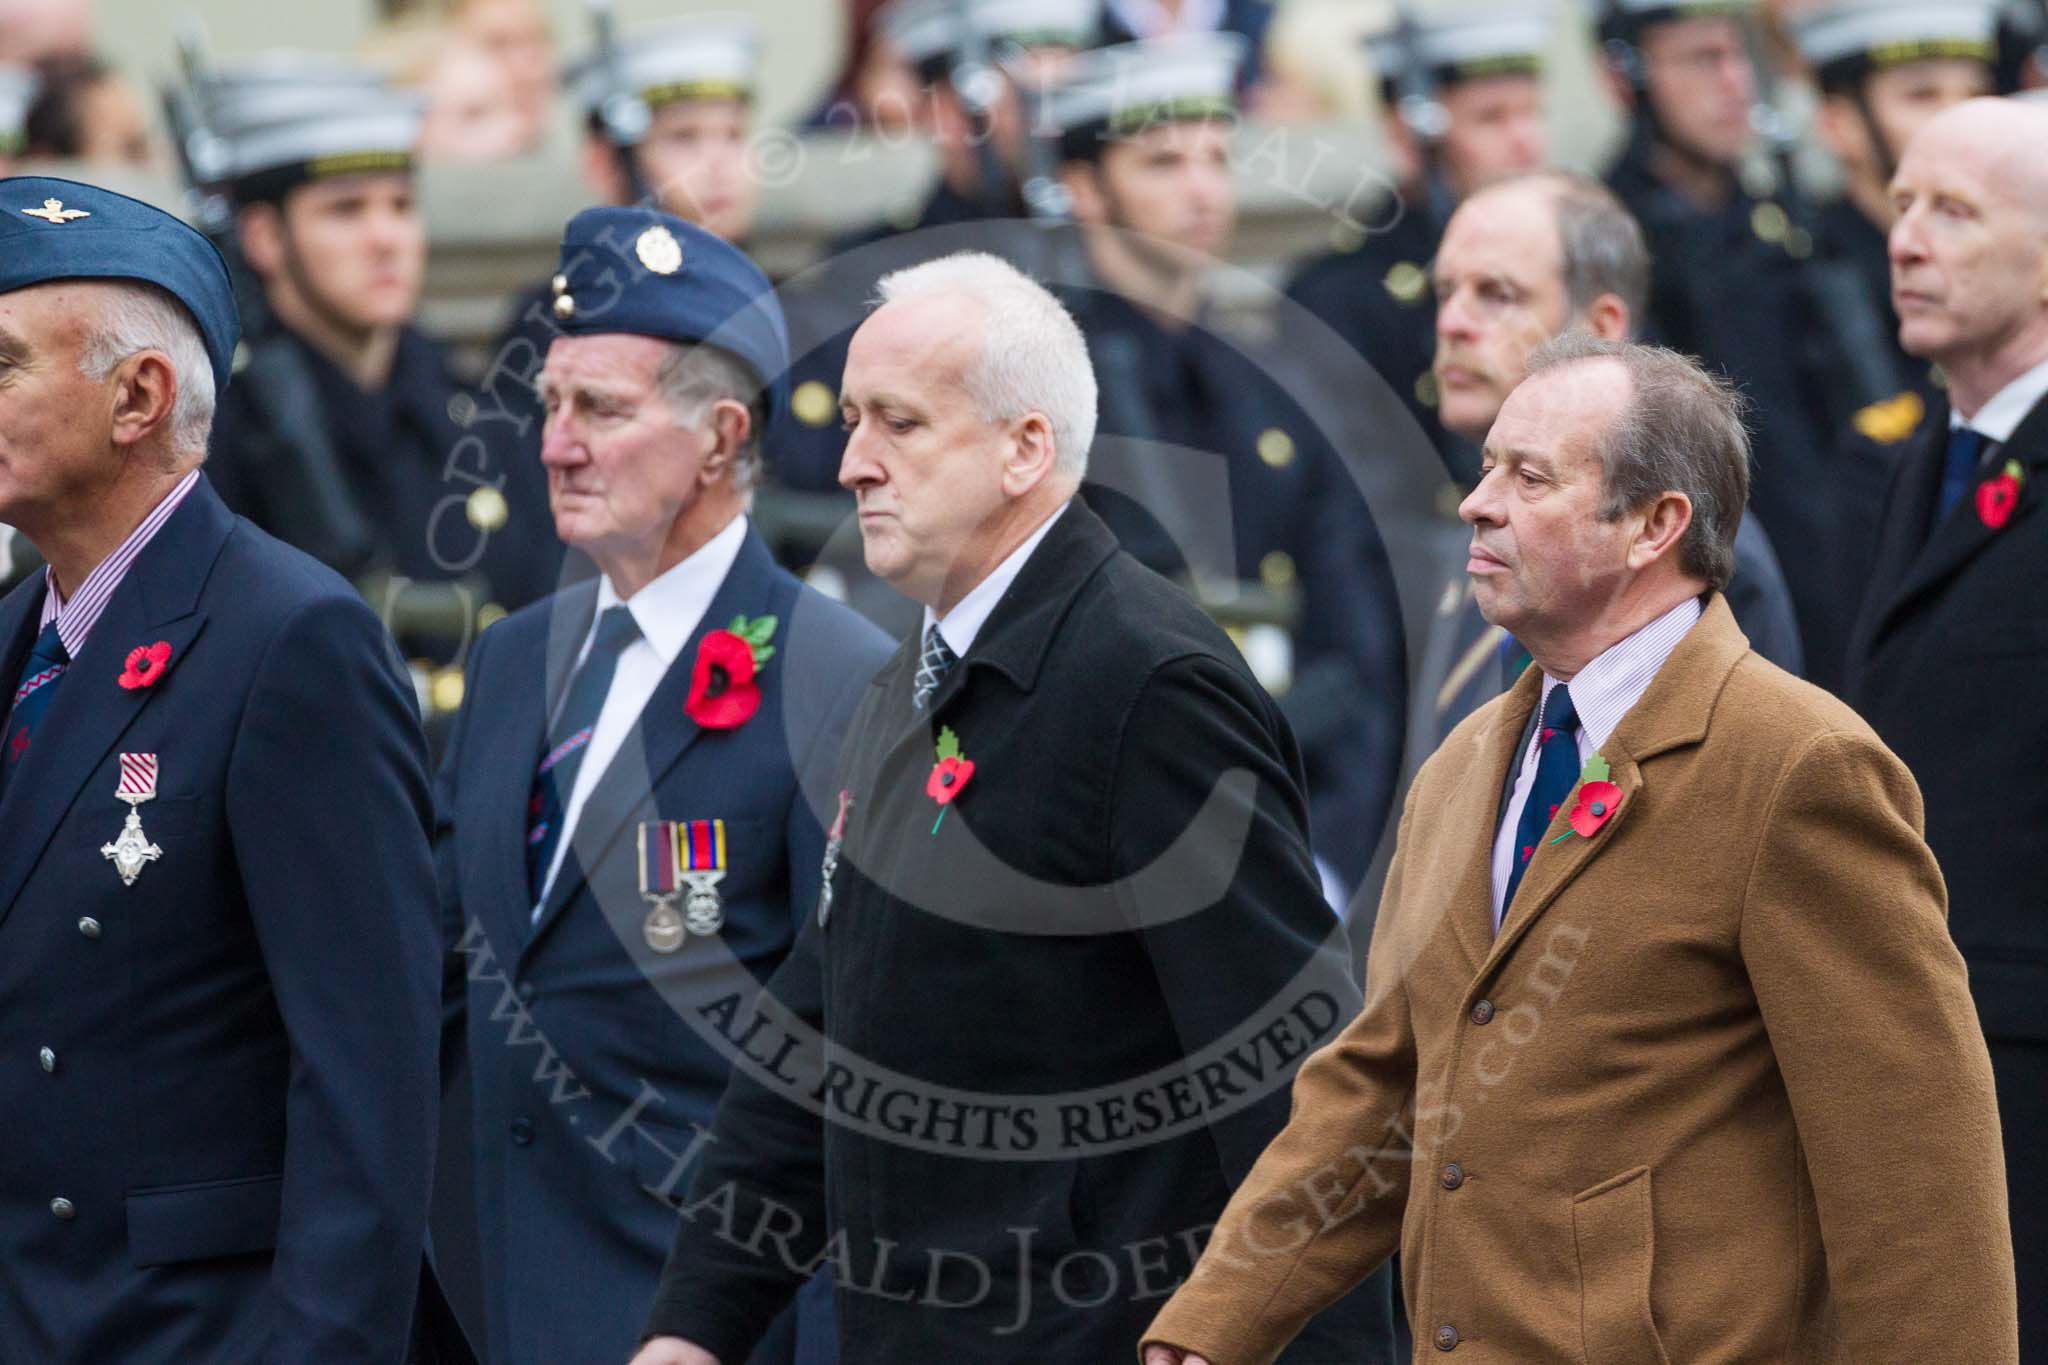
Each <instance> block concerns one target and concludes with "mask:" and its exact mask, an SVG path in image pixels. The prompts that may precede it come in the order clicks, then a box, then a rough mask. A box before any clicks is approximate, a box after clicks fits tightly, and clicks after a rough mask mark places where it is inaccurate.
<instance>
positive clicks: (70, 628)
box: [36, 469, 199, 659]
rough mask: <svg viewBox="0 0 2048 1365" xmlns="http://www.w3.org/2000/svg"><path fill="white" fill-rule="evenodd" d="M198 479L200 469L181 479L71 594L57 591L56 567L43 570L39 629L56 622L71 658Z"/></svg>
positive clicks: (58, 632) (58, 633) (59, 635)
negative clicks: (131, 569) (44, 588)
mask: <svg viewBox="0 0 2048 1365" xmlns="http://www.w3.org/2000/svg"><path fill="white" fill-rule="evenodd" d="M198 482H199V471H198V470H196V469H195V470H193V471H192V472H191V473H189V474H187V475H186V476H185V477H184V478H182V479H180V480H178V486H177V487H176V488H173V489H172V490H171V491H170V492H169V493H166V494H165V495H164V500H163V501H162V502H160V503H158V504H157V505H156V510H155V511H153V512H151V513H150V514H149V515H148V516H146V517H144V518H143V519H142V524H141V525H140V526H137V527H136V528H135V529H134V530H132V531H130V532H129V533H128V539H126V540H124V541H122V542H121V543H120V545H119V546H118V547H116V548H115V550H114V553H112V554H110V555H108V556H107V557H106V558H105V559H103V560H101V561H100V562H99V567H97V568H95V569H94V570H93V571H92V572H91V573H89V574H87V575H86V576H85V582H83V583H81V584H79V585H78V588H77V590H76V591H75V592H73V593H72V594H71V596H69V597H60V596H58V593H57V577H56V574H55V572H54V571H53V570H51V569H48V568H45V569H44V570H43V583H44V585H45V586H46V587H47V588H48V589H49V591H47V592H45V593H44V594H43V617H42V620H41V621H39V622H38V623H37V625H36V629H37V630H38V631H41V630H43V629H44V628H45V627H47V626H48V625H49V624H50V622H52V621H55V622H56V623H57V638H58V639H60V640H62V641H63V642H64V652H65V653H67V654H69V655H70V656H71V657H72V658H74V659H75V658H77V657H78V651H79V650H81V649H84V648H85V637H86V636H87V635H90V634H91V633H92V628H93V623H94V622H96V621H98V620H99V619H100V613H101V612H103V611H105V610H106V609H107V603H108V602H109V601H110V600H111V599H112V598H113V596H114V589H116V588H118V587H120V586H121V580H122V579H124V578H126V577H127V576H128V569H129V566H130V565H132V564H134V563H135V558H136V556H137V555H140V554H141V553H142V549H143V547H144V546H145V545H147V544H149V542H150V541H151V540H153V539H155V538H156V533H157V532H158V531H161V530H162V529H163V525H164V523H165V522H167V521H169V520H170V519H171V513H173V512H175V511H177V510H178V504H179V503H181V502H183V501H184V500H185V495H186V494H187V493H190V492H191V491H192V487H193V485H194V484H196V483H198Z"/></svg>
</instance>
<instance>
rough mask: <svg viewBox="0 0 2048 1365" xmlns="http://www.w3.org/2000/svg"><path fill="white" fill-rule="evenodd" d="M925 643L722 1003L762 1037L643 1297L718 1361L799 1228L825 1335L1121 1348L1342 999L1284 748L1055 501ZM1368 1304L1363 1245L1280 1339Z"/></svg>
mask: <svg viewBox="0 0 2048 1365" xmlns="http://www.w3.org/2000/svg"><path fill="white" fill-rule="evenodd" d="M919 654H920V650H919V645H918V641H917V639H916V637H915V636H913V637H912V639H910V640H908V641H906V642H905V644H904V645H903V647H902V648H900V649H899V650H898V651H897V653H896V655H895V657H894V658H893V659H891V660H890V662H889V663H888V664H887V665H885V666H884V668H883V670H882V672H881V673H880V674H879V675H878V676H877V677H876V679H875V680H874V683H873V684H872V685H871V687H870V688H869V689H868V692H867V695H866V697H865V698H864V699H863V700H862V702H861V705H860V709H859V711H858V712H857V713H856V715H855V717H854V720H853V723H852V726H851V729H850V732H849V736H850V737H849V741H848V749H847V753H846V756H845V759H844V762H843V765H842V774H843V775H842V776H841V777H840V779H839V782H838V785H839V786H840V787H841V788H842V795H841V797H840V799H839V803H838V806H839V817H838V818H837V819H835V821H834V823H833V828H832V829H831V831H830V833H831V834H832V836H833V837H832V840H831V842H830V844H828V846H827V851H826V857H825V870H826V888H825V892H824V894H823V896H822V897H821V899H820V902H819V906H818V908H817V911H818V912H817V913H816V914H814V915H813V916H812V917H811V918H810V920H809V921H808V922H807V923H806V925H805V927H804V931H803V934H802V936H801V937H800V939H799V940H798V944H797V948H796V952H795V953H794V955H792V957H791V958H790V960H789V961H788V962H787V963H786V964H785V965H784V967H783V969H782V970H781V971H780V972H779V973H777V975H776V977H775V978H774V979H773V980H772V981H771V982H770V983H769V987H768V992H767V996H766V997H764V999H763V1001H762V1002H761V1008H760V1009H759V1011H758V1012H756V1011H755V1010H753V1009H751V1008H750V1009H745V1010H741V1011H739V1012H738V1013H737V1014H733V1013H731V1012H726V1013H721V1014H720V1015H718V1016H717V1017H718V1018H720V1019H721V1020H723V1021H724V1022H723V1023H722V1024H721V1027H723V1028H725V1029H726V1031H727V1032H728V1033H729V1034H730V1035H731V1036H732V1037H734V1038H736V1039H737V1038H744V1039H745V1040H746V1042H745V1049H746V1051H747V1053H748V1054H749V1055H750V1056H752V1057H754V1058H756V1059H759V1060H758V1063H757V1064H756V1065H754V1066H751V1067H747V1068H744V1069H742V1070H741V1071H740V1072H738V1073H737V1074H736V1076H735V1079H734V1083H733V1086H732V1088H731V1089H729V1090H728V1091H727V1092H726V1097H725V1099H724V1101H723V1102H722V1103H721V1105H720V1108H719V1113H718V1120H717V1123H716V1124H715V1125H714V1126H713V1129H712V1132H711V1134H710V1135H709V1137H708V1138H705V1139H704V1140H702V1141H701V1142H698V1143H697V1144H696V1145H695V1146H694V1147H693V1148H692V1149H691V1154H690V1160H689V1162H688V1163H687V1164H688V1166H689V1170H688V1173H687V1178H686V1180H685V1182H684V1183H683V1185H682V1186H680V1187H679V1197H680V1198H681V1199H682V1200H683V1205H684V1218H683V1220H682V1222H681V1223H680V1224H679V1225H678V1228H677V1234H678V1240H677V1244H676V1249H675V1252H674V1254H673V1255H672V1257H671V1259H670V1263H669V1267H668V1269H667V1270H666V1271H665V1272H664V1276H663V1285H662V1291H661V1294H660V1297H659V1299H658V1300H657V1302H656V1304H655V1307H654V1311H653V1313H652V1315H651V1317H650V1319H649V1322H648V1331H649V1333H650V1334H651V1335H675V1336H680V1337H683V1338H685V1339H687V1340H691V1341H694V1342H697V1343H698V1344H699V1345H701V1346H703V1347H705V1348H707V1349H709V1350H710V1351H712V1352H713V1353H714V1354H716V1355H718V1356H719V1357H720V1358H721V1359H724V1360H739V1359H742V1358H744V1357H745V1355H746V1352H747V1349H748V1346H749V1345H750V1343H751V1342H752V1340H753V1339H754V1338H755V1336H756V1335H757V1334H758V1333H759V1332H760V1331H761V1330H762V1327H763V1325H764V1324H766V1323H767V1322H768V1320H769V1319H770V1318H771V1317H772V1316H773V1315H774V1314H775V1312H776V1311H777V1310H778V1308H779V1307H780V1306H781V1304H782V1303H783V1302H784V1301H785V1300H786V1299H787V1297H788V1295H789V1294H790V1293H791V1292H792V1291H793V1290H794V1289H795V1288H796V1286H797V1285H798V1284H799V1283H801V1282H802V1275H803V1268H804V1267H805V1266H806V1265H807V1264H808V1263H810V1262H812V1261H813V1259H814V1258H817V1257H819V1256H821V1255H822V1256H824V1257H826V1258H828V1259H829V1260H830V1261H831V1263H832V1264H833V1265H834V1269H835V1273H836V1275H837V1277H838V1280H839V1282H840V1284H841V1286H842V1288H841V1290H840V1293H839V1297H838V1311H839V1322H840V1346H841V1351H842V1358H843V1359H844V1360H845V1361H846V1362H848V1365H885V1363H886V1365H901V1363H902V1362H908V1361H918V1362H922V1361H1062V1362H1064V1361H1075V1362H1080V1361H1087V1362H1095V1361H1115V1360H1120V1359H1126V1358H1128V1357H1129V1355H1130V1353H1131V1351H1132V1349H1133V1346H1134V1344H1135V1343H1136V1341H1137V1339H1138V1333H1139V1331H1140V1330H1141V1329H1142V1328H1143V1326H1144V1323H1145V1320H1146V1318H1147V1317H1148V1315H1149V1312H1150V1310H1151V1306H1152V1305H1151V1300H1152V1299H1153V1298H1156V1297H1157V1296H1158V1295H1160V1294H1163V1293H1165V1292H1166V1291H1167V1290H1168V1288H1169V1287H1170V1286H1171V1285H1172V1284H1173V1283H1174V1282H1175V1281H1176V1280H1178V1279H1179V1278H1180V1277H1182V1276H1184V1275H1185V1274H1186V1273H1187V1272H1188V1269H1189V1266H1190V1262H1191V1261H1192V1258H1193V1256H1194V1255H1195V1254H1196V1253H1197V1252H1198V1251H1199V1248H1200V1246H1201V1243H1202V1240H1203V1238H1204V1236H1205V1234H1206V1230H1207V1228H1208V1226H1209V1225H1210V1223H1212V1222H1213V1220H1214V1219H1215V1218H1216V1216H1217V1214H1218V1212H1219V1211H1220V1210H1221V1208H1222V1206H1223V1204H1224V1201H1225V1200H1226V1198H1227V1197H1228V1195H1229V1192H1230V1190H1231V1189H1232V1188H1233V1187H1234V1186H1235V1185H1236V1183H1237V1182H1238V1181H1239V1180H1240V1179H1241V1178H1242V1177H1243V1176H1244V1174H1245V1173H1246V1171H1247V1170H1249V1168H1250V1165H1251V1163H1252V1162H1253V1161H1254V1160H1255V1159H1256V1157H1257V1156H1258V1153H1259V1151H1260V1150H1261V1149H1262V1148H1263V1147H1264V1145H1265V1143H1266V1142H1267V1140H1268V1139H1269V1138H1270V1137H1271V1136H1272V1135H1273V1133H1274V1132H1275V1131H1277V1129H1278V1127H1279V1126H1280V1124H1281V1123H1282V1122H1283V1121H1284V1119H1285V1117H1286V1109H1287V1100H1286V1092H1287V1084H1286V1080H1285V1076H1286V1075H1287V1073H1288V1071H1289V1069H1290V1068H1291V1067H1292V1066H1293V1064H1294V1063H1295V1062H1297V1061H1298V1060H1299V1058H1300V1057H1301V1056H1302V1055H1303V1053H1304V1052H1305V1051H1306V1050H1307V1049H1308V1048H1310V1047H1313V1046H1315V1045H1316V1043H1318V1042H1319V1041H1321V1039H1322V1038H1324V1037H1327V1036H1328V1033H1327V1032H1326V1031H1325V1027H1324V1020H1326V1019H1331V1020H1333V1022H1332V1023H1331V1024H1330V1025H1329V1026H1328V1027H1329V1028H1331V1029H1334V1028H1337V1027H1341V1023H1339V1022H1334V1021H1341V1020H1342V1019H1344V1018H1348V1017H1349V1016H1350V1015H1351V1014H1352V1013H1353V1012H1355V1011H1356V1010H1357V1008H1358V1007H1359V998H1358V995H1357V992H1356V987H1355V986H1354V985H1353V984H1352V980H1351V976H1350V972H1349V969H1348V967H1347V965H1346V961H1345V960H1346V958H1347V956H1348V954H1347V952H1346V950H1345V949H1344V948H1343V946H1342V942H1341V937H1340V936H1339V935H1338V927H1337V925H1336V922H1335V920H1334V919H1333V917H1332V916H1331V914H1330V912H1329V909H1328V908H1327V907H1326V906H1325V905H1324V904H1323V903H1322V900H1321V896H1320V894H1319V891H1318V887H1317V882H1316V876H1315V872H1314V869H1313V868H1312V866H1311V863H1310V859H1309V856H1308V851H1307V840H1306V834H1307V824H1306V814H1305V810H1304V806H1303V802H1302V797H1301V778H1300V764H1299V759H1298V756H1297V754H1296V752H1295V748H1294V745H1293V741H1292V738H1291V736H1290V734H1289V731H1288V728H1287V724H1286V722H1285V721H1284V720H1283V719H1282V717H1281V716H1280V714H1279V711H1278V709H1277V708H1276V707H1275V706H1274V705H1273V703H1272V701H1271V699H1270V698H1269V697H1268V696H1267V694H1266V693H1265V691H1264V689H1263V688H1261V687H1260V686H1259V685H1258V683H1257V682H1256V681H1255V680H1254V679H1253V677H1252V676H1251V674H1250V672H1249V671H1248V670H1247V669H1246V667H1245V665H1244V663H1243V661H1242V660H1241V659H1240V658H1239V657H1238V654H1237V651H1236V649H1235V648H1233V646H1232V645H1231V644H1230V642H1229V640H1228V639H1227V638H1225V636H1224V635H1223V633H1222V632H1221V631H1220V630H1218V629H1217V628H1216V627H1215V625H1214V624H1212V623H1211V622H1210V621H1209V620H1208V618H1207V617H1205V616H1204V615H1203V614H1202V613H1201V611H1200V610H1199V609H1197V608H1196V607H1195V606H1194V604H1193V603H1192V602H1190V601H1189V600H1188V598H1187V596H1186V595H1185V594H1184V593H1182V592H1181V591H1180V590H1179V589H1177V588H1175V587H1173V586H1172V585H1170V584H1168V583H1166V582H1165V581H1164V580H1162V579H1160V578H1159V577H1158V576H1157V575H1155V574H1153V573H1151V572H1150V571H1148V570H1146V569H1145V568H1144V567H1143V566H1141V565H1140V564H1138V563H1137V562H1136V561H1135V560H1133V559H1132V558H1131V557H1130V556H1129V555H1127V554H1125V553H1123V552H1121V551H1120V550H1119V549H1118V547H1117V543H1116V539H1115V537H1114V536H1113V535H1112V534H1111V533H1110V531H1109V530H1108V528H1107V527H1105V526H1104V525H1103V524H1102V523H1101V521H1100V520H1099V519H1097V518H1096V516H1095V515H1094V514H1093V513H1092V512H1090V511H1089V510H1088V509H1087V507H1086V506H1085V505H1083V504H1081V503H1079V502H1075V503H1072V504H1069V506H1068V507H1067V509H1066V510H1065V511H1064V512H1063V513H1062V514H1061V515H1060V517H1059V520H1058V521H1056V522H1054V523H1053V524H1052V526H1051V527H1050V528H1049V529H1048V530H1047V532H1046V534H1045V537H1044V539H1043V540H1042V541H1041V542H1040V543H1039V545H1038V546H1037V548H1036V549H1035V550H1033V551H1032V552H1031V554H1030V556H1029V558H1028V559H1027V560H1026V561H1025V562H1024V564H1023V567H1022V570H1021V572H1020V573H1019V574H1018V577H1017V578H1016V580H1015V582H1013V583H1012V584H1011V585H1010V587H1009V589H1008V590H1007V591H1006V592H1005V593H1004V594H1003V595H1002V597H1001V599H1000V600H999V602H998V603H997V605H996V607H995V609H994V612H993V613H992V614H991V616H990V617H989V619H988V621H987V623H986V624H985V625H984V626H983V627H982V629H981V631H980V632H979V633H978V634H977V635H976V636H975V638H974V641H973V644H972V646H971V647H970V648H969V649H968V650H967V652H966V654H965V655H964V656H963V657H962V658H961V659H960V660H959V661H958V662H957V663H956V664H954V665H953V666H952V668H951V669H950V671H948V672H947V673H945V675H944V677H943V679H942V680H941V681H940V682H939V683H938V686H937V690H936V691H935V692H934V693H933V694H932V696H931V700H930V704H929V710H928V713H920V712H918V711H916V710H915V709H914V707H913V700H912V698H913V684H914V681H915V677H916V675H917V673H918V671H919V664H920V659H919ZM949 737H950V739H951V741H952V745H953V747H955V748H956V749H957V753H958V759H959V760H960V761H961V762H971V763H972V764H973V765H974V767H973V769H972V771H971V772H970V773H968V774H967V778H966V779H965V780H964V785H961V786H960V787H959V789H958V796H957V799H955V800H953V801H951V802H950V804H947V805H945V806H941V805H940V804H939V802H938V801H937V800H935V799H934V797H933V796H932V795H931V793H932V792H934V791H943V790H947V788H944V787H943V786H942V785H941V781H942V778H943V777H944V776H945V771H946V770H945V769H944V768H943V767H942V760H941V759H940V758H939V756H940V755H942V754H944V753H945V752H946V746H947V743H948V739H949ZM962 771H964V769H962V768H961V767H959V766H958V764H957V763H956V765H955V767H954V768H953V769H952V772H953V773H954V774H955V776H956V780H960V779H959V778H958V774H959V773H960V772H962ZM935 817H940V818H936V819H935ZM821 1038H822V1040H823V1041H822V1044H821V1042H820V1039H821ZM1226 1040H1227V1041H1226ZM1231 1044H1234V1047H1233V1046H1231ZM821 1049H822V1050H821ZM1226 1056H1227V1057H1228V1058H1229V1060H1226ZM778 1209H779V1210H782V1211H783V1212H780V1213H778V1212H776V1210H778ZM763 1217H767V1218H768V1219H769V1223H768V1224H767V1227H768V1231H769V1234H770V1235H768V1236H767V1237H766V1238H764V1239H756V1238H753V1237H752V1236H751V1234H752V1231H753V1229H755V1228H756V1227H758V1226H762V1224H761V1222H760V1220H761V1219H762V1218H763ZM721 1227H723V1228H729V1229H732V1230H733V1233H734V1235H733V1236H731V1237H726V1236H722V1235H720V1233H719V1229H720V1228H721ZM848 1286H857V1287H858V1289H857V1292H856V1291H855V1290H853V1289H850V1288H848ZM1374 1294H1376V1296H1377V1297H1376V1299H1375V1298H1374ZM1388 1312H1389V1308H1388V1300H1387V1283H1386V1280H1385V1278H1384V1276H1376V1277H1374V1279H1373V1280H1372V1281H1371V1282H1370V1284H1369V1286H1368V1292H1366V1293H1362V1294H1358V1295H1354V1296H1353V1297H1352V1298H1350V1299H1348V1300H1347V1301H1346V1302H1345V1303H1344V1304H1343V1305H1340V1306H1339V1307H1338V1308H1336V1309H1333V1310H1332V1311H1331V1312H1330V1313H1328V1314H1325V1315H1324V1317H1323V1318H1322V1319H1320V1320H1318V1322H1317V1323H1315V1324H1313V1325H1312V1326H1311V1327H1310V1329H1309V1331H1308V1333H1307V1334H1306V1335H1305V1336H1304V1338H1303V1342H1302V1345H1301V1346H1300V1347H1298V1348H1297V1354H1296V1355H1295V1356H1294V1357H1291V1358H1294V1359H1300V1360H1304V1361H1308V1360H1314V1361H1342V1362H1357V1363H1359V1365H1365V1363H1367V1362H1378V1361H1384V1360H1387V1359H1388V1358H1389V1354H1390V1345H1391V1343H1390V1340H1389V1337H1390V1333H1389V1326H1388Z"/></svg>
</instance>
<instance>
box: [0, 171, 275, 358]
mask: <svg viewBox="0 0 2048 1365" xmlns="http://www.w3.org/2000/svg"><path fill="white" fill-rule="evenodd" d="M49 280H140V281H141V282H143V283H145V284H153V285H156V286H157V287H158V288H161V289H164V290H167V291H169V293H170V295H171V296H172V297H173V298H175V299H177V300H178V302H180V303H182V304H184V305H185V309H186V311H187V312H189V313H191V314H192V320H193V321H194V322H195V323H197V324H198V326H199V335H200V337H201V338H202V339H203V340H204V341H205V342H206V356H207V359H209V360H211V361H212V362H213V386H214V390H215V392H219V391H220V390H221V389H224V388H226V387H227V383H228V373H229V371H230V369H231V367H232V364H233V361H234V356H235V342H236V341H237V340H238V339H239V338H240V336H241V330H242V329H241V323H240V322H239V321H238V320H237V318H236V317H235V291H234V289H233V288H232V287H231V286H230V285H229V283H228V268H227V265H226V264H225V263H224V262H223V261H222V260H221V258H220V252H218V251H216V250H215V249H214V246H213V243H212V242H209V241H207V240H206V238H204V237H202V236H200V235H199V233H198V232H196V231H194V230H193V229H192V228H189V227H187V226H186V225H185V224H184V223H182V222H180V221H179V220H178V219H177V218H176V217H174V216H172V215H171V214H168V213H165V212H164V211H163V210H162V209H160V208H157V207H155V206H154V205H151V204H145V203H143V202H142V201H141V200H140V199H130V198H129V197H128V196H127V195H125V194H115V193H114V192H113V191H112V190H103V189H101V188H100V187H99V186H97V185H85V184H80V183H79V182H78V181H76V180H57V179H53V178H51V177H48V176H12V177H9V178H7V179H4V180H0V294H6V293H12V292H13V291H14V290H16V289H26V288H28V287H29V286H30V285H32V284H43V283H45V282H47V281H49Z"/></svg>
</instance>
